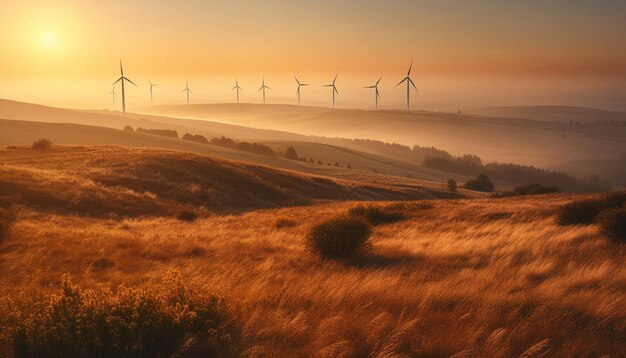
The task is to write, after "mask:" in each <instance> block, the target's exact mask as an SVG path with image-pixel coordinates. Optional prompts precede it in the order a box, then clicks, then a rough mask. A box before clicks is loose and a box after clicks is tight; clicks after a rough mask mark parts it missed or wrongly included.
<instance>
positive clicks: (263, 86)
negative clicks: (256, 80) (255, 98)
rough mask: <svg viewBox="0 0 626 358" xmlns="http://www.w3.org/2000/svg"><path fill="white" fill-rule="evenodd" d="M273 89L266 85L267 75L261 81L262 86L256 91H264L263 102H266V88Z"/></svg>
mask: <svg viewBox="0 0 626 358" xmlns="http://www.w3.org/2000/svg"><path fill="white" fill-rule="evenodd" d="M266 88H267V89H268V90H271V88H269V87H268V86H266V85H265V77H263V82H262V83H261V88H259V90H258V91H256V93H259V92H261V90H262V91H263V104H265V89H266Z"/></svg>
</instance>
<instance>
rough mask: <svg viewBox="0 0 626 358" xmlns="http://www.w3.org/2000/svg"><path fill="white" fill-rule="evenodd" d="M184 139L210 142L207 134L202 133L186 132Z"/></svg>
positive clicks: (203, 142)
mask: <svg viewBox="0 0 626 358" xmlns="http://www.w3.org/2000/svg"><path fill="white" fill-rule="evenodd" d="M182 139H184V140H189V141H192V142H198V143H202V144H208V143H209V141H208V139H206V137H205V136H203V135H201V134H195V135H194V134H190V133H185V135H183V138H182Z"/></svg>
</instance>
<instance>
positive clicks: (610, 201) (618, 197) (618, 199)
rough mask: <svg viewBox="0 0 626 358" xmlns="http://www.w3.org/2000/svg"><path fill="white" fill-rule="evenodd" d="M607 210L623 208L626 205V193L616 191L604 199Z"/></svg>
mask: <svg viewBox="0 0 626 358" xmlns="http://www.w3.org/2000/svg"><path fill="white" fill-rule="evenodd" d="M604 202H605V203H606V206H607V208H621V207H623V206H624V205H625V204H626V191H616V192H613V193H610V194H608V195H606V196H605V197H604Z"/></svg>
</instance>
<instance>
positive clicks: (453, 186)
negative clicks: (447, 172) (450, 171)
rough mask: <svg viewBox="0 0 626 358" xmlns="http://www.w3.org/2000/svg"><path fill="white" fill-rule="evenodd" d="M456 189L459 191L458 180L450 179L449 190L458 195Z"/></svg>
mask: <svg viewBox="0 0 626 358" xmlns="http://www.w3.org/2000/svg"><path fill="white" fill-rule="evenodd" d="M456 189H457V185H456V180H454V179H452V178H450V179H448V190H450V191H451V192H453V193H456Z"/></svg>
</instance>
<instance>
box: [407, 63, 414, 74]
mask: <svg viewBox="0 0 626 358" xmlns="http://www.w3.org/2000/svg"><path fill="white" fill-rule="evenodd" d="M411 68H413V60H411V65H409V72H407V73H406V76H407V77H409V76H410V75H411Z"/></svg>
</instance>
